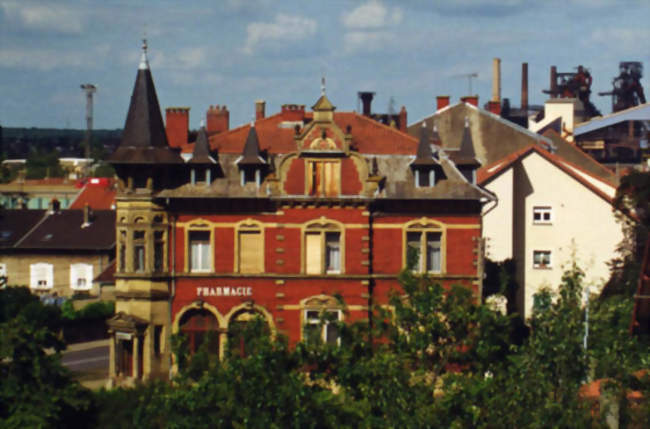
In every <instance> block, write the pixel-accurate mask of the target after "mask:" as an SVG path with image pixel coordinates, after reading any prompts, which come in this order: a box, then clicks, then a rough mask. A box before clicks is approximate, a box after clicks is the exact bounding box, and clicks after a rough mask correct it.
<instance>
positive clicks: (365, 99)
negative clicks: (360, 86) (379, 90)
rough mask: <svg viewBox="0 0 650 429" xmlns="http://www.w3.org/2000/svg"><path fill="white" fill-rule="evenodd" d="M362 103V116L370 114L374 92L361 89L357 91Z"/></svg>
mask: <svg viewBox="0 0 650 429" xmlns="http://www.w3.org/2000/svg"><path fill="white" fill-rule="evenodd" d="M357 94H358V95H359V99H360V100H361V104H362V106H363V107H362V110H361V112H362V114H363V116H370V114H371V113H372V99H373V98H374V97H375V93H374V92H369V91H361V92H358V93H357Z"/></svg>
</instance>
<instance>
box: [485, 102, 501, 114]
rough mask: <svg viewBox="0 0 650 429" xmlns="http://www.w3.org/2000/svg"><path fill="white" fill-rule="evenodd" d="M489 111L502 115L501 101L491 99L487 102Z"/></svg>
mask: <svg viewBox="0 0 650 429" xmlns="http://www.w3.org/2000/svg"><path fill="white" fill-rule="evenodd" d="M487 109H488V111H490V112H492V113H494V114H495V115H499V116H500V115H501V103H500V102H498V101H494V100H490V101H488V103H487Z"/></svg>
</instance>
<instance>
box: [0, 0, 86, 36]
mask: <svg viewBox="0 0 650 429" xmlns="http://www.w3.org/2000/svg"><path fill="white" fill-rule="evenodd" d="M0 7H2V9H3V11H4V13H5V14H6V16H7V18H8V19H9V20H11V21H13V22H18V23H19V24H21V25H22V26H24V27H25V28H29V29H32V30H40V31H54V32H58V33H64V34H81V33H82V32H83V30H84V25H83V23H84V15H83V13H81V12H80V11H79V10H76V9H73V8H69V7H66V6H63V5H61V4H46V3H32V4H26V2H17V1H4V2H2V3H0Z"/></svg>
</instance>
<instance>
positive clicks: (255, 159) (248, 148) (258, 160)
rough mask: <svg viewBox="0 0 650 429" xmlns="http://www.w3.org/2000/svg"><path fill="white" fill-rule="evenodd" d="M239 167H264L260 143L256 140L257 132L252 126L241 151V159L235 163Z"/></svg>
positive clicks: (264, 162)
mask: <svg viewBox="0 0 650 429" xmlns="http://www.w3.org/2000/svg"><path fill="white" fill-rule="evenodd" d="M237 164H239V165H242V166H243V165H266V161H264V159H263V158H262V156H261V153H260V142H259V139H258V138H257V131H255V127H254V126H252V127H251V128H250V130H249V131H248V136H247V137H246V143H245V144H244V150H243V151H242V154H241V158H240V159H239V161H237Z"/></svg>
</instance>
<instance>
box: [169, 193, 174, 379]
mask: <svg viewBox="0 0 650 429" xmlns="http://www.w3.org/2000/svg"><path fill="white" fill-rule="evenodd" d="M167 206H168V207H169V204H167ZM171 244H172V272H171V275H172V281H171V293H170V295H169V332H168V335H167V339H168V342H167V344H168V345H169V379H170V380H171V379H172V376H173V368H174V359H173V353H172V326H173V324H174V321H173V319H172V304H173V302H174V297H175V296H176V215H175V214H174V215H172V231H171Z"/></svg>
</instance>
